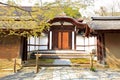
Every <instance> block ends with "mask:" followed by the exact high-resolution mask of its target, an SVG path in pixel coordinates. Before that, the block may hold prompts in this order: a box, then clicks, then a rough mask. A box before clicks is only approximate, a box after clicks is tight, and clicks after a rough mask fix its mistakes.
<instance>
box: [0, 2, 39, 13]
mask: <svg viewBox="0 0 120 80" xmlns="http://www.w3.org/2000/svg"><path fill="white" fill-rule="evenodd" d="M0 4H2V5H5V6H10V7H14V8H18V9H20V10H23V11H26V12H36V11H37V10H35V11H32V10H26V9H23V8H21V7H19V6H15V5H10V4H6V3H3V2H0Z"/></svg>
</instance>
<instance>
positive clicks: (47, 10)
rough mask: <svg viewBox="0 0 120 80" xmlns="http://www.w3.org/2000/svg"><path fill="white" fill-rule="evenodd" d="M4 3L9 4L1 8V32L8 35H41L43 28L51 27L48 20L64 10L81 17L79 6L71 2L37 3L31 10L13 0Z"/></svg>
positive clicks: (69, 14) (71, 15)
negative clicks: (41, 4) (40, 4)
mask: <svg viewBox="0 0 120 80" xmlns="http://www.w3.org/2000/svg"><path fill="white" fill-rule="evenodd" d="M18 1H20V0H18ZM3 5H8V6H1V8H0V15H1V16H0V20H1V21H0V29H1V30H0V33H1V34H6V35H19V36H40V33H41V32H42V31H43V30H48V28H49V27H50V24H49V23H47V21H48V20H50V19H52V18H54V17H55V16H57V15H59V14H60V13H62V12H64V13H66V15H67V16H70V17H74V18H79V17H81V15H80V13H79V8H76V7H74V5H76V4H73V3H71V2H68V3H60V2H54V3H49V4H48V3H46V4H44V5H43V6H39V5H36V6H34V7H32V9H31V11H28V10H26V9H24V8H22V7H21V6H18V5H17V4H15V2H12V1H8V4H3ZM78 7H79V6H78ZM2 29H6V30H2Z"/></svg>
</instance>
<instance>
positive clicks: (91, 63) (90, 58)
mask: <svg viewBox="0 0 120 80" xmlns="http://www.w3.org/2000/svg"><path fill="white" fill-rule="evenodd" d="M35 56H36V73H38V72H39V65H38V60H39V57H41V56H61V57H59V58H58V59H66V58H67V59H68V58H69V59H71V58H89V60H90V68H93V56H94V54H92V53H90V54H80V53H79V54H78V53H67V54H58V53H57V54H40V53H39V54H38V53H37V54H35ZM72 56H73V57H72ZM46 58H47V57H46ZM51 59H52V57H51Z"/></svg>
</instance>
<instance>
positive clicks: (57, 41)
mask: <svg viewBox="0 0 120 80" xmlns="http://www.w3.org/2000/svg"><path fill="white" fill-rule="evenodd" d="M52 34H53V35H52V49H59V50H61V49H63V50H65V49H66V50H67V49H71V48H72V32H69V31H53V32H52Z"/></svg>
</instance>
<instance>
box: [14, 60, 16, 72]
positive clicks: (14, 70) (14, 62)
mask: <svg viewBox="0 0 120 80" xmlns="http://www.w3.org/2000/svg"><path fill="white" fill-rule="evenodd" d="M13 71H14V73H16V58H15V59H14V69H13Z"/></svg>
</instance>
